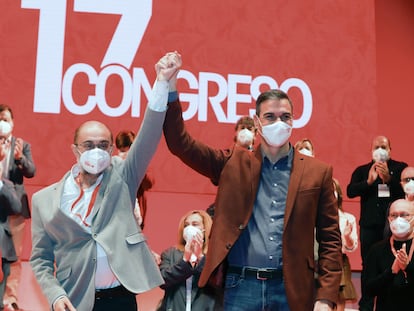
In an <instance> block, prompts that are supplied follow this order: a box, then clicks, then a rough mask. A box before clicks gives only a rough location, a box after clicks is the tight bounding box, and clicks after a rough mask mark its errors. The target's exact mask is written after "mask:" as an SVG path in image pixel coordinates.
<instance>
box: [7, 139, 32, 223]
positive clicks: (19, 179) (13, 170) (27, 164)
mask: <svg viewBox="0 0 414 311" xmlns="http://www.w3.org/2000/svg"><path fill="white" fill-rule="evenodd" d="M15 145H16V138H15V137H12V140H11V145H10V150H11V152H10V158H9V169H8V171H7V172H3V176H4V177H5V178H7V179H8V180H10V181H11V182H12V183H13V184H14V185H15V189H16V193H17V197H18V198H19V200H20V201H21V204H22V210H21V215H22V216H23V217H25V218H30V208H29V199H28V196H27V193H26V190H25V188H24V185H23V182H24V177H26V178H32V177H33V176H34V175H35V173H36V167H35V164H34V162H33V158H32V151H31V147H30V144H29V143H27V142H25V141H24V142H23V157H22V159H21V160H15V159H14V153H13V150H14V147H15Z"/></svg>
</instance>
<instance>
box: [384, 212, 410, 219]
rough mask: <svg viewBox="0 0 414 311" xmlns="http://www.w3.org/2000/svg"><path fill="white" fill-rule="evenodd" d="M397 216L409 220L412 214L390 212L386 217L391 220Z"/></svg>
mask: <svg viewBox="0 0 414 311" xmlns="http://www.w3.org/2000/svg"><path fill="white" fill-rule="evenodd" d="M398 217H401V218H404V219H406V220H410V218H411V217H413V215H412V214H409V213H401V214H397V213H392V214H390V215H389V216H388V218H389V219H391V220H394V219H397V218H398Z"/></svg>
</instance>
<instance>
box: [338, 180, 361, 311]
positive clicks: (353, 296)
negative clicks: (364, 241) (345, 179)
mask: <svg viewBox="0 0 414 311" xmlns="http://www.w3.org/2000/svg"><path fill="white" fill-rule="evenodd" d="M333 185H334V195H335V197H336V199H337V202H338V214H339V229H340V230H341V236H342V261H343V273H342V280H341V287H340V290H339V298H338V303H337V310H338V311H344V310H345V304H346V302H355V301H356V300H357V298H358V297H357V292H356V290H355V287H354V284H353V283H352V271H351V265H350V262H349V258H348V255H347V254H346V253H347V252H353V251H355V250H356V249H357V247H358V232H357V224H356V219H355V216H354V215H352V214H351V213H347V212H345V211H344V210H343V207H342V201H343V196H342V189H341V186H340V184H339V181H338V180H337V179H335V178H333Z"/></svg>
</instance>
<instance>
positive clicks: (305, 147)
mask: <svg viewBox="0 0 414 311" xmlns="http://www.w3.org/2000/svg"><path fill="white" fill-rule="evenodd" d="M295 149H296V150H297V151H299V152H300V153H302V154H304V155H307V156H310V157H314V156H315V148H314V146H313V143H312V141H311V140H310V139H309V138H303V139H301V140H299V141H297V142H296V144H295Z"/></svg>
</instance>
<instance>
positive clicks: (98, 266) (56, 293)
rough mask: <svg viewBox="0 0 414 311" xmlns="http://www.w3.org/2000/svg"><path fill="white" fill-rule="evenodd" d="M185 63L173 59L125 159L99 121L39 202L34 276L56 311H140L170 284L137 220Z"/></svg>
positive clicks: (162, 64)
mask: <svg viewBox="0 0 414 311" xmlns="http://www.w3.org/2000/svg"><path fill="white" fill-rule="evenodd" d="M180 67H181V58H180V56H179V55H178V54H176V53H167V54H166V55H165V56H164V57H163V58H161V59H160V61H159V62H158V63H157V64H156V66H155V68H156V72H157V81H156V83H155V85H154V88H153V90H152V94H151V96H150V99H149V103H148V107H147V110H146V113H145V116H144V120H143V122H142V125H141V128H140V130H139V135H138V136H137V138H136V139H135V141H134V143H133V144H132V146H131V149H130V151H129V153H128V155H127V157H126V159H125V160H124V161H118V160H117V159H116V158H115V157H114V158H112V159H111V153H112V149H113V137H112V134H111V132H110V130H109V129H108V128H107V127H106V126H105V125H104V124H102V123H100V122H98V121H87V122H85V123H84V124H82V125H81V126H80V127H79V128H78V129H77V130H76V131H75V136H74V143H73V145H72V151H73V153H74V155H75V158H76V160H77V164H75V165H74V166H73V167H72V168H71V170H70V171H69V172H67V173H66V174H65V176H64V177H63V179H62V180H61V181H59V182H57V183H55V184H53V185H51V186H49V187H46V188H45V189H42V190H40V191H39V192H37V193H35V194H34V195H33V197H32V207H33V211H32V245H33V248H32V254H31V258H30V263H31V265H32V268H33V271H34V274H35V276H36V278H37V280H38V282H39V284H40V286H41V288H42V290H43V292H44V294H45V295H46V297H47V299H48V301H49V304H50V306H51V308H53V310H55V311H64V310H70V311H75V310H77V311H91V310H94V311H106V310H127V311H136V310H137V304H136V299H135V294H136V293H141V292H144V291H147V290H149V289H151V288H154V287H157V286H159V285H161V284H162V283H163V280H162V277H161V275H160V272H159V269H158V266H157V264H156V263H155V260H154V258H153V256H152V254H151V251H150V249H149V247H148V245H147V243H146V240H145V237H144V235H143V233H142V231H141V228H140V227H139V226H138V225H137V224H136V222H135V218H134V215H133V209H134V205H135V198H136V193H137V190H138V186H139V184H140V182H141V180H142V178H143V176H144V174H145V172H146V170H147V166H148V164H149V162H150V160H151V158H152V156H153V154H154V153H155V150H156V147H157V145H158V142H159V140H160V137H161V130H162V123H163V120H164V117H165V111H166V107H167V100H168V90H169V86H168V81H169V80H170V79H171V78H172V77H174V78H175V76H176V75H177V73H178V70H179V68H180Z"/></svg>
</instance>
